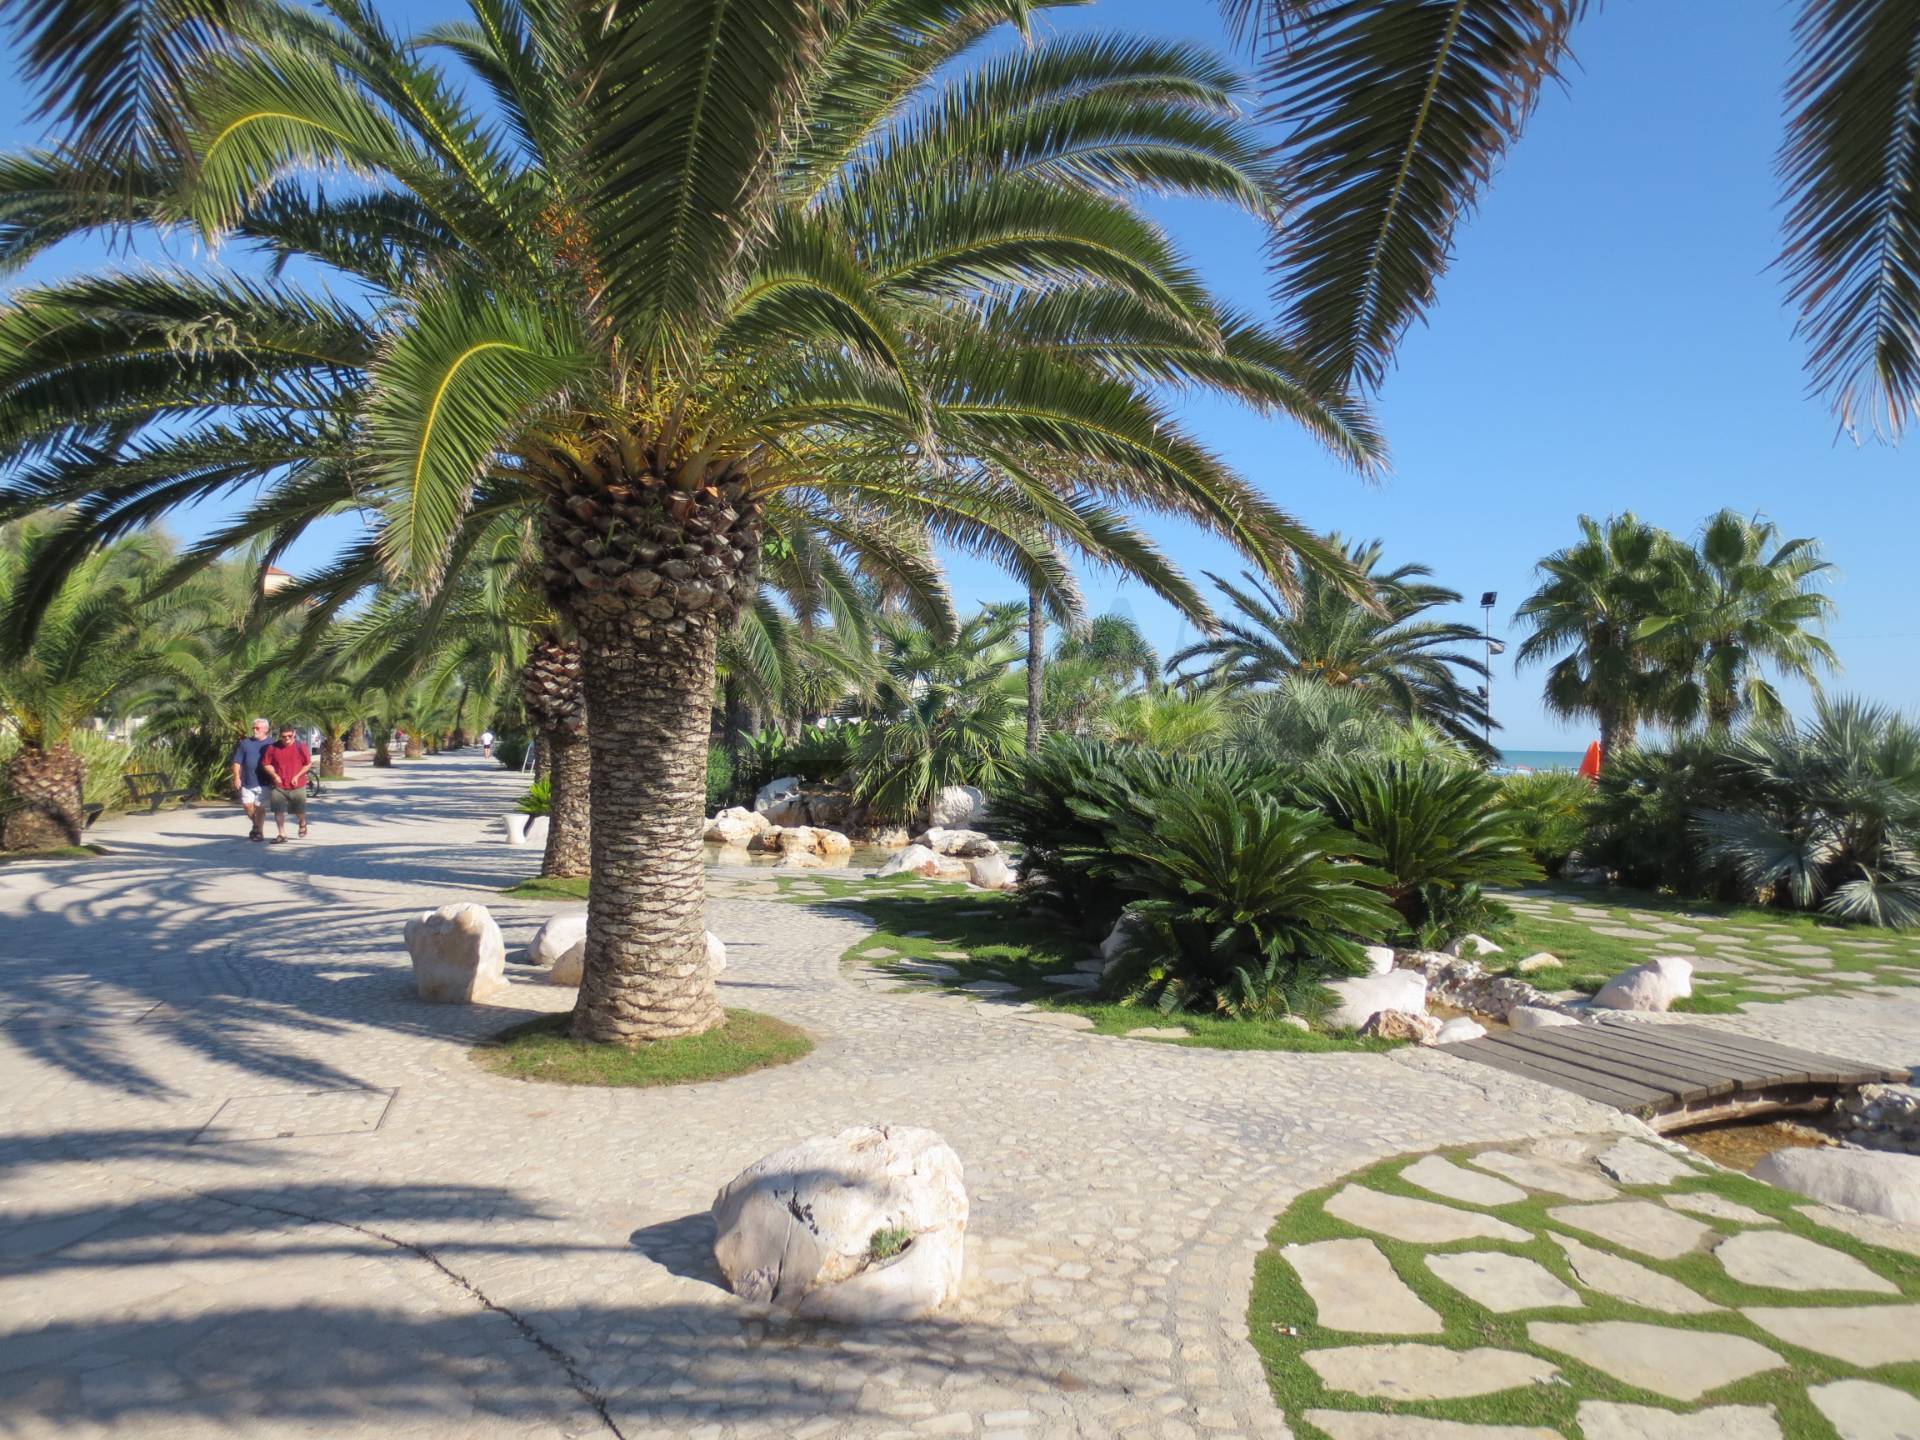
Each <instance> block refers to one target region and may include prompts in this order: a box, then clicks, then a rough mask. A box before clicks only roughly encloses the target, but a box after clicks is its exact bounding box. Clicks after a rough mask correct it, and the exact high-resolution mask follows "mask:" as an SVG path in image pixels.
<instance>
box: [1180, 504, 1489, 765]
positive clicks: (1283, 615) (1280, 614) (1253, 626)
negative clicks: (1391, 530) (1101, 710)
mask: <svg viewBox="0 0 1920 1440" xmlns="http://www.w3.org/2000/svg"><path fill="white" fill-rule="evenodd" d="M1380 556H1381V547H1380V542H1379V541H1377V540H1375V541H1371V542H1368V543H1364V544H1362V543H1356V544H1354V545H1353V546H1352V547H1351V548H1350V549H1349V550H1348V552H1347V558H1348V561H1349V562H1350V564H1351V566H1352V568H1353V571H1354V573H1356V574H1357V575H1359V576H1360V577H1361V579H1362V582H1363V584H1364V586H1365V590H1364V591H1363V592H1362V596H1361V597H1356V596H1355V595H1354V594H1353V593H1352V592H1351V591H1350V590H1348V589H1347V588H1346V587H1345V586H1343V585H1341V584H1339V583H1337V582H1336V581H1335V580H1334V579H1332V578H1330V577H1328V576H1324V575H1317V574H1308V575H1305V576H1303V577H1302V578H1301V581H1300V584H1299V586H1298V587H1297V590H1296V593H1295V594H1293V595H1292V596H1287V595H1283V594H1282V593H1281V592H1280V591H1279V589H1278V587H1276V586H1275V585H1274V584H1273V583H1272V582H1270V581H1267V580H1264V579H1262V578H1261V577H1260V576H1258V575H1254V574H1251V573H1248V574H1245V575H1243V576H1242V583H1241V584H1239V585H1234V584H1230V583H1229V582H1227V581H1225V580H1222V579H1220V578H1219V577H1218V576H1213V577H1210V578H1212V580H1213V582H1214V584H1215V585H1217V586H1219V587H1220V591H1221V593H1222V594H1224V595H1225V596H1226V597H1227V599H1228V600H1229V601H1231V602H1232V604H1233V608H1234V610H1235V611H1236V612H1237V615H1236V616H1235V617H1233V618H1229V619H1227V620H1225V621H1224V622H1223V623H1222V624H1221V626H1220V629H1219V631H1218V632H1217V633H1216V634H1214V635H1211V636H1209V637H1208V638H1206V639H1204V640H1201V641H1198V642H1197V643H1195V644H1193V645H1189V646H1188V647H1187V648H1186V649H1185V650H1182V651H1181V652H1180V653H1179V654H1177V655H1175V656H1173V657H1172V658H1171V659H1170V660H1168V662H1167V668H1168V669H1169V670H1170V671H1177V670H1179V669H1181V667H1183V666H1194V667H1197V670H1196V675H1195V677H1194V678H1197V679H1200V680H1202V681H1203V682H1204V683H1206V684H1208V685H1210V686H1215V687H1221V688H1225V689H1228V690H1250V689H1255V688H1259V687H1263V686H1268V685H1273V684H1275V683H1277V682H1279V681H1281V680H1283V679H1288V678H1292V677H1301V678H1307V679H1314V680H1319V681H1321V682H1322V683H1324V684H1326V685H1330V686H1332V687H1334V688H1336V689H1350V690H1352V691H1354V692H1355V693H1356V694H1358V695H1360V696H1362V697H1364V698H1366V699H1367V700H1368V701H1369V702H1370V703H1372V704H1373V705H1374V706H1375V707H1376V708H1378V709H1379V710H1381V711H1383V712H1384V713H1386V714H1389V715H1393V716H1395V717H1397V718H1399V719H1402V720H1415V719H1418V720H1425V721H1427V722H1428V723H1430V724H1432V725H1434V726H1436V727H1437V728H1439V729H1440V730H1442V731H1444V732H1445V733H1446V734H1448V735H1450V736H1452V737H1453V738H1454V739H1456V740H1458V741H1459V742H1460V743H1461V744H1463V745H1466V746H1468V747H1469V748H1472V749H1475V750H1484V749H1485V748H1486V742H1485V739H1484V737H1485V734H1486V730H1487V727H1488V720H1489V717H1488V715H1487V709H1486V703H1485V701H1484V700H1483V699H1482V698H1481V696H1480V694H1479V693H1478V692H1477V691H1476V690H1475V689H1473V688H1469V687H1468V686H1467V685H1466V684H1464V683H1462V680H1461V674H1462V673H1464V674H1466V675H1472V676H1478V677H1480V678H1481V679H1483V680H1484V679H1485V677H1486V673H1487V669H1486V665H1485V664H1484V663H1483V662H1482V661H1480V660H1478V659H1476V658H1474V656H1473V654H1472V652H1471V651H1470V650H1465V649H1460V648H1456V647H1460V646H1467V645H1472V644H1475V643H1478V642H1479V640H1480V639H1481V635H1480V631H1479V629H1478V627H1476V626H1473V625H1467V624H1461V623H1458V622H1452V621H1443V620H1433V619H1427V618H1423V617H1424V616H1425V615H1426V612H1427V611H1429V610H1432V609H1433V608H1435V607H1436V606H1440V605H1453V604H1457V603H1459V600H1460V593H1459V592H1458V591H1457V590H1448V589H1446V588H1445V587H1444V586H1440V585H1435V584H1432V583H1430V582H1429V581H1428V580H1427V579H1426V577H1427V576H1428V575H1430V574H1431V573H1432V572H1431V571H1430V570H1429V569H1427V567H1426V566H1424V565H1400V566H1397V567H1395V568H1394V569H1392V570H1387V571H1381V570H1380V569H1379V568H1378V567H1379V565H1380Z"/></svg>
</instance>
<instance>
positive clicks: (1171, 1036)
mask: <svg viewBox="0 0 1920 1440" xmlns="http://www.w3.org/2000/svg"><path fill="white" fill-rule="evenodd" d="M1190 1033H1191V1032H1190V1031H1187V1030H1185V1029H1183V1028H1181V1027H1180V1026H1178V1025H1142V1026H1141V1027H1140V1028H1139V1029H1138V1030H1129V1031H1127V1038H1128V1039H1129V1040H1184V1039H1186V1038H1187V1036H1188V1035H1189V1034H1190Z"/></svg>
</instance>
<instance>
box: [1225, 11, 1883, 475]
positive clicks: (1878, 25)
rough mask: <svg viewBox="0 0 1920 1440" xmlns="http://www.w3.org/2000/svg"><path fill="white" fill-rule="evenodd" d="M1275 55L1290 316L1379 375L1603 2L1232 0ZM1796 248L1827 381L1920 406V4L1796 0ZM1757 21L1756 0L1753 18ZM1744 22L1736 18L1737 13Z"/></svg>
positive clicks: (1324, 360)
mask: <svg viewBox="0 0 1920 1440" xmlns="http://www.w3.org/2000/svg"><path fill="white" fill-rule="evenodd" d="M1222 8H1223V9H1224V10H1225V11H1226V12H1227V14H1228V15H1229V17H1230V18H1231V19H1232V20H1233V21H1234V22H1235V23H1236V26H1237V28H1238V29H1239V30H1240V32H1241V34H1242V35H1243V37H1245V38H1247V39H1248V40H1250V41H1251V43H1252V44H1253V46H1254V48H1255V49H1256V51H1258V52H1259V54H1260V56H1261V59H1262V73H1263V75H1264V77H1265V80H1266V84H1267V89H1268V100H1269V103H1270V106H1271V110H1272V113H1273V115H1274V116H1275V118H1277V119H1278V120H1279V121H1280V122H1281V123H1282V124H1283V125H1285V126H1288V127H1289V133H1288V135H1287V138H1286V140H1285V141H1284V143H1283V145H1282V147H1281V151H1280V154H1281V158H1282V160H1283V162H1284V163H1285V165H1286V166H1287V171H1288V174H1289V176H1290V177H1291V178H1292V180H1293V182H1294V185H1295V186H1297V188H1298V198H1299V201H1300V209H1299V211H1298V213H1297V214H1296V216H1295V218H1294V220H1293V223H1292V224H1291V225H1289V226H1288V229H1287V232H1286V236H1285V240H1284V243H1283V244H1282V245H1281V246H1279V247H1278V250H1277V256H1276V268H1277V271H1278V286H1279V290H1280V293H1281V295H1282V296H1283V297H1284V298H1285V300H1286V301H1287V303H1288V306H1289V310H1290V314H1289V316H1288V321H1289V323H1288V336H1289V339H1291V340H1292V341H1293V343H1294V344H1296V345H1297V346H1299V347H1300V349H1301V351H1302V353H1303V354H1304V355H1306V356H1308V357H1311V360H1312V362H1313V364H1314V366H1315V367H1316V371H1317V373H1318V374H1320V375H1321V376H1323V377H1325V378H1328V379H1331V380H1335V381H1338V382H1341V383H1346V382H1348V381H1358V382H1359V383H1361V384H1364V385H1367V386H1377V385H1378V384H1379V383H1380V381H1381V378H1382V377H1383V376H1384V375H1385V373H1386V369H1387V366H1388V364H1389V362H1390V361H1391V359H1392V355H1393V351H1394V348H1395V346H1396V345H1397V344H1398V342H1399V339H1400V337H1401V336H1402V335H1403V334H1404V333H1405V332H1406V329H1407V327H1408V326H1409V325H1410V324H1411V323H1412V322H1413V320H1414V319H1415V318H1416V317H1418V316H1420V315H1422V314H1424V313H1425V312H1426V311H1427V310H1428V308H1429V307H1430V306H1431V305H1432V304H1433V299H1434V294H1435V289H1436V283H1437V281H1438V279H1439V277H1440V275H1441V274H1442V273H1443V272H1444V271H1445V269H1446V265H1447V261H1448V258H1449V257H1450V256H1451V255H1452V253H1453V248H1454V247H1453V239H1454V229H1455V227H1456V226H1457V225H1458V224H1459V222H1460V220H1461V219H1462V218H1463V217H1465V216H1468V215H1471V214H1472V213H1473V210H1474V208H1475V206H1476V205H1477V204H1478V202H1479V199H1480V197H1481V195H1482V194H1483V193H1484V191H1485V190H1486V187H1487V185H1488V184H1489V182H1490V181H1491V179H1492V177H1493V175H1494V172H1495V171H1496V170H1498V168H1499V165H1500V161H1501V158H1502V157H1503V156H1504V155H1505V154H1506V152H1507V150H1508V148H1509V147H1510V146H1512V145H1513V144H1514V143H1515V142H1516V141H1517V140H1518V139H1519V138H1520V135H1521V132H1522V130H1523V129H1524V127H1525V125H1526V122H1527V119H1528V117H1529V116H1530V115H1531V114H1532V113H1533V108H1534V104H1535V102H1536V101H1537V100H1538V98H1539V95H1540V92H1541V90H1542V89H1543V88H1544V87H1545V85H1546V84H1547V83H1548V82H1549V81H1552V80H1558V79H1560V78H1561V72H1562V69H1563V67H1564V65H1565V63H1566V61H1567V60H1568V59H1569V57H1570V55H1571V49H1570V44H1571V37H1572V34H1573V32H1574V30H1575V28H1576V27H1577V25H1578V23H1579V21H1580V19H1581V17H1582V16H1584V15H1585V14H1586V13H1587V11H1588V10H1589V9H1597V8H1598V6H1596V5H1589V4H1588V3H1587V0H1352V3H1346V4H1322V3H1318V0H1222ZM1798 10H1799V19H1798V21H1797V23H1796V25H1795V44H1796V54H1795V56H1794V59H1793V68H1792V70H1791V71H1790V73H1789V76H1788V80H1787V85H1786V100H1787V106H1788V116H1787V132H1786V138H1785V141H1784V143H1783V145H1782V147H1781V150H1780V156H1779V162H1778V169H1779V175H1780V180H1781V184H1782V187H1783V189H1784V199H1785V205H1786V212H1787V219H1786V243H1785V248H1784V249H1783V251H1782V253H1781V256H1780V265H1781V269H1782V270H1783V271H1784V272H1785V275H1786V278H1787V282H1788V292H1789V293H1788V298H1789V299H1790V300H1791V301H1792V302H1793V303H1794V304H1795V305H1796V306H1797V307H1798V309H1799V312H1800V321H1799V327H1798V329H1799V334H1800V335H1801V337H1803V338H1804V339H1805V340H1806V341H1807V344H1808V347H1809V354H1808V362H1807V364H1808V369H1809V371H1810V372H1811V374H1812V378H1813V382H1814V384H1815V386H1816V387H1817V388H1818V389H1819V390H1821V391H1822V392H1823V393H1825V394H1826V395H1827V396H1828V398H1829V399H1830V401H1831V402H1832V405H1833V408H1834V410H1835V413H1836V414H1837V415H1838V416H1839V418H1840V420H1841V423H1842V424H1844V425H1847V426H1853V425H1855V424H1857V423H1858V422H1860V421H1861V420H1863V419H1864V420H1866V421H1867V422H1868V423H1870V424H1873V425H1875V426H1876V427H1884V428H1885V430H1886V431H1888V432H1889V433H1890V434H1892V435H1893V436H1894V437H1896V438H1897V437H1898V435H1899V433H1900V431H1901V429H1902V428H1903V427H1904V426H1905V425H1906V423H1907V422H1908V421H1909V420H1910V419H1911V418H1913V416H1914V414H1915V412H1916V409H1917V408H1920V326H1916V325H1915V324H1914V322H1913V317H1914V315H1915V314H1916V313H1920V243H1916V242H1915V239H1914V237H1915V235H1916V234H1920V99H1917V98H1916V97H1920V6H1916V5H1914V4H1913V3H1912V0H1798ZM1742 20H1744V16H1742ZM1735 23H1740V22H1735Z"/></svg>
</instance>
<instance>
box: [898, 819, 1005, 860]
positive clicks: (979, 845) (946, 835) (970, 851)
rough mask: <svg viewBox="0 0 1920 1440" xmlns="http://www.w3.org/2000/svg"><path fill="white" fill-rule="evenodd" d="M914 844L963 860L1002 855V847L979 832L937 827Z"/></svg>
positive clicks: (938, 853)
mask: <svg viewBox="0 0 1920 1440" xmlns="http://www.w3.org/2000/svg"><path fill="white" fill-rule="evenodd" d="M914 843H915V844H918V845H924V846H926V847H927V848H928V849H929V850H931V851H933V852H934V854H936V855H952V856H956V857H958V858H959V859H962V860H971V859H973V858H975V857H977V856H980V855H998V854H999V853H1000V847H999V846H998V845H997V844H995V843H994V842H993V841H992V840H991V839H989V838H988V837H987V836H985V835H983V834H981V833H980V832H979V831H978V830H942V829H939V828H938V827H935V828H934V829H931V830H928V831H927V832H926V833H925V834H924V835H922V836H920V838H919V839H918V840H916V841H915V842H914Z"/></svg>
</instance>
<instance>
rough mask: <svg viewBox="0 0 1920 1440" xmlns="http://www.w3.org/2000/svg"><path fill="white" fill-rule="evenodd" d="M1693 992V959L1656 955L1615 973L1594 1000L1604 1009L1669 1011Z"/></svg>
mask: <svg viewBox="0 0 1920 1440" xmlns="http://www.w3.org/2000/svg"><path fill="white" fill-rule="evenodd" d="M1691 994H1693V962H1692V961H1690V960H1688V959H1687V958H1686V957H1684V956H1681V955H1656V956H1655V957H1654V958H1653V959H1651V960H1649V961H1648V962H1647V963H1646V964H1644V965H1636V966H1634V967H1633V968H1632V969H1631V970H1622V971H1621V972H1620V973H1619V974H1618V975H1616V976H1614V977H1613V979H1611V980H1609V981H1608V982H1607V983H1606V984H1605V985H1603V986H1602V987H1601V988H1600V993H1599V994H1598V995H1595V996H1594V997H1593V1003H1594V1004H1595V1005H1597V1006H1599V1007H1600V1008H1601V1009H1603V1010H1667V1009H1671V1008H1672V1006H1673V1002H1674V1001H1676V1000H1684V999H1685V998H1686V997H1687V996H1689V995H1691Z"/></svg>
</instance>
